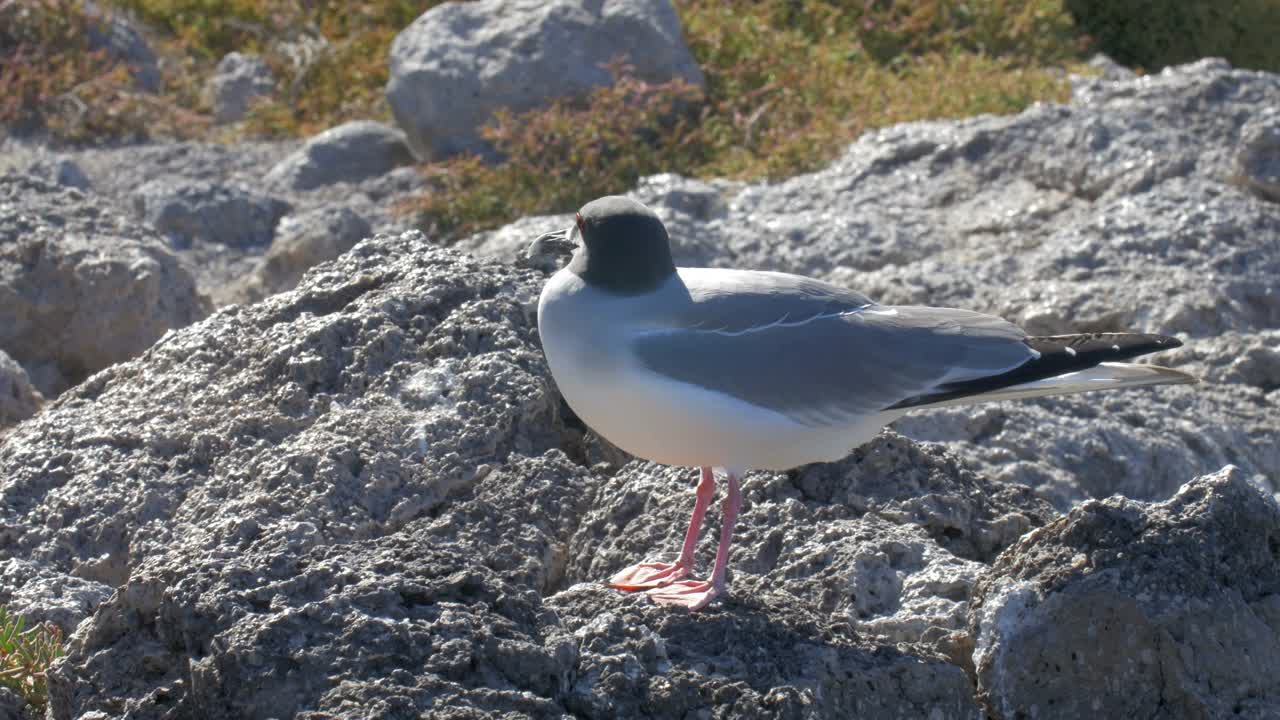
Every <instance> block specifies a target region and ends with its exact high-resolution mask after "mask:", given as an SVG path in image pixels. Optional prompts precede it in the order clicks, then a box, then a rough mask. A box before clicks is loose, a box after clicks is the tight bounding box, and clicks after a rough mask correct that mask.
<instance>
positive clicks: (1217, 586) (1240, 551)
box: [973, 466, 1280, 718]
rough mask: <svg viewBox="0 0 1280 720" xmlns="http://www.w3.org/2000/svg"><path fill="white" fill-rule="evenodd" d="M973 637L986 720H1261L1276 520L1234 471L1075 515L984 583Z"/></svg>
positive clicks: (1007, 556) (1272, 625)
mask: <svg viewBox="0 0 1280 720" xmlns="http://www.w3.org/2000/svg"><path fill="white" fill-rule="evenodd" d="M973 631H974V636H975V638H976V643H977V646H976V650H975V652H974V662H975V664H976V667H977V676H978V692H979V695H980V697H982V699H983V701H984V704H985V706H986V710H987V712H988V713H989V714H990V716H991V717H993V718H1022V717H1151V716H1153V712H1154V716H1156V717H1167V718H1194V717H1205V718H1211V717H1247V718H1264V717H1272V716H1273V715H1274V714H1275V709H1276V707H1278V706H1280V688H1278V687H1277V685H1276V683H1275V671H1276V668H1278V667H1280V506H1278V505H1277V504H1276V501H1275V499H1274V498H1273V497H1271V496H1270V493H1263V492H1260V491H1259V489H1258V488H1257V487H1255V486H1253V485H1252V484H1250V483H1249V482H1248V481H1247V480H1246V479H1245V477H1244V476H1243V474H1242V473H1240V472H1239V471H1238V470H1236V469H1235V468H1234V467H1231V466H1228V467H1227V468H1225V469H1223V470H1222V471H1220V472H1218V473H1215V474H1213V475H1208V476H1205V477H1201V478H1197V479H1196V480H1194V481H1192V482H1189V483H1187V484H1186V485H1184V486H1183V487H1182V488H1181V489H1180V490H1179V491H1178V492H1177V494H1175V495H1174V496H1173V497H1172V498H1170V499H1169V500H1168V501H1166V502H1163V503H1154V504H1144V503H1139V502H1133V501H1130V500H1126V499H1124V498H1120V497H1114V498H1109V499H1107V500H1103V501H1096V500H1095V501H1089V502H1086V503H1084V504H1082V505H1080V506H1079V507H1077V508H1075V509H1073V510H1072V511H1071V512H1070V513H1068V514H1067V515H1066V516H1065V517H1063V518H1061V519H1059V520H1057V521H1055V522H1052V523H1050V524H1049V525H1047V526H1045V527H1043V528H1040V529H1039V530H1037V531H1035V532H1033V533H1030V534H1028V535H1027V536H1026V537H1024V538H1023V539H1022V540H1020V541H1019V542H1018V543H1016V544H1015V545H1014V546H1013V547H1012V548H1010V549H1009V550H1007V551H1006V552H1005V553H1004V554H1003V555H1001V556H1000V558H999V559H998V560H997V561H996V562H995V564H994V565H992V567H991V568H990V570H988V571H987V572H986V573H985V574H984V575H983V576H982V578H981V579H980V580H979V581H978V583H977V586H976V588H975V591H974V595H973Z"/></svg>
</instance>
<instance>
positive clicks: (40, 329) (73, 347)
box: [0, 174, 209, 398]
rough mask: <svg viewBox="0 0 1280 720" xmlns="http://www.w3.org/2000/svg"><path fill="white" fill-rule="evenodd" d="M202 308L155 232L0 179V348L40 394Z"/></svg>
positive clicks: (78, 197) (127, 354)
mask: <svg viewBox="0 0 1280 720" xmlns="http://www.w3.org/2000/svg"><path fill="white" fill-rule="evenodd" d="M208 311H209V305H208V301H207V300H206V299H205V298H204V297H203V296H201V295H200V294H199V293H198V292H197V291H196V287H195V283H194V282H193V281H192V279H191V276H190V274H188V272H187V271H186V270H185V269H184V268H183V267H182V266H181V265H180V264H179V263H178V261H177V259H176V258H175V257H174V256H173V255H172V254H170V253H169V252H168V250H166V249H165V247H164V241H163V240H162V239H160V238H159V237H157V236H156V235H155V234H154V233H152V232H149V231H147V230H145V229H142V228H139V227H137V225H136V224H135V223H132V222H131V221H129V220H127V219H126V218H125V217H124V216H122V215H120V214H119V213H117V212H115V211H114V210H113V209H112V208H110V207H109V206H107V205H106V204H104V203H103V202H102V201H101V200H99V199H97V198H94V197H89V196H86V195H84V194H83V193H80V192H79V191H77V190H72V189H67V188H63V187H61V186H58V185H54V184H51V183H49V182H46V181H43V180H40V179H38V178H34V177H31V176H26V175H18V174H4V175H0V349H3V350H4V351H5V352H7V353H8V354H9V355H10V356H11V357H12V358H13V359H14V360H16V361H18V362H19V363H21V364H22V366H23V367H25V368H26V369H27V372H28V373H29V374H30V376H31V380H32V382H33V384H34V385H35V386H36V387H37V388H38V389H39V390H40V392H41V393H42V394H43V395H44V396H45V397H47V398H52V397H54V396H56V395H58V394H59V393H60V392H62V390H63V389H65V388H66V387H67V386H68V385H71V384H75V383H77V382H80V381H81V380H83V379H84V378H86V377H88V376H89V375H90V374H92V373H95V372H97V371H99V370H101V369H102V368H105V367H107V366H108V365H111V364H113V363H117V362H120V361H122V360H127V359H128V358H131V357H133V356H135V355H137V354H138V353H140V352H142V351H143V350H145V349H146V348H147V347H149V346H150V345H151V344H152V343H153V342H155V341H156V340H157V339H159V338H160V336H162V335H163V334H164V333H165V332H166V331H168V330H170V329H173V328H179V327H183V326H185V325H189V324H190V323H192V322H194V321H196V320H198V319H200V318H201V317H203V316H204V315H205V314H206V313H208Z"/></svg>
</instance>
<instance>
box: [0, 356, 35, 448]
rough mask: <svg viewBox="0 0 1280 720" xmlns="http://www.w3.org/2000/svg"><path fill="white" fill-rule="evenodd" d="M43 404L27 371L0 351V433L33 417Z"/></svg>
mask: <svg viewBox="0 0 1280 720" xmlns="http://www.w3.org/2000/svg"><path fill="white" fill-rule="evenodd" d="M43 404H44V396H42V395H41V394H40V391H39V390H36V389H35V386H33V385H32V384H31V378H30V377H28V376H27V371H26V370H24V369H23V368H22V366H21V365H19V364H18V363H17V361H15V360H14V359H13V358H11V357H9V355H8V353H6V352H5V351H4V350H0V432H4V429H5V428H7V427H9V426H10V425H14V424H17V423H19V422H21V421H23V420H26V419H27V418H29V417H31V416H32V415H35V414H36V412H37V411H38V410H39V409H40V406H41V405H43Z"/></svg>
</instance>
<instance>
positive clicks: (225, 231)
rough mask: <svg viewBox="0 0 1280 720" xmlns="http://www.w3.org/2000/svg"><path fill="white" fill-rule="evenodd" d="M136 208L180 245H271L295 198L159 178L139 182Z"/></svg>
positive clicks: (134, 201) (171, 241) (176, 244)
mask: <svg viewBox="0 0 1280 720" xmlns="http://www.w3.org/2000/svg"><path fill="white" fill-rule="evenodd" d="M133 206H134V210H135V211H136V212H137V214H138V216H139V217H141V218H143V219H145V220H146V221H147V222H148V223H150V225H151V226H152V227H154V228H155V229H156V230H158V231H159V232H160V233H161V234H163V235H164V236H165V237H166V238H168V239H169V242H170V243H172V244H173V245H174V246H175V247H181V248H188V247H190V246H191V245H192V243H195V242H197V241H203V242H205V243H212V244H216V245H231V246H235V247H253V246H260V245H268V244H270V243H271V238H272V236H273V235H274V234H275V228H276V223H277V222H278V221H279V220H280V218H281V217H283V216H284V215H285V213H287V212H289V204H288V203H286V202H284V201H283V200H280V199H278V198H275V197H272V196H270V195H266V194H263V193H260V192H256V191H254V190H251V189H249V188H247V187H240V186H236V185H221V184H217V183H211V182H207V181H204V180H194V181H189V180H182V179H179V178H157V179H155V180H152V181H150V182H148V183H147V184H145V185H143V186H142V187H140V188H138V190H137V192H135V193H134V196H133Z"/></svg>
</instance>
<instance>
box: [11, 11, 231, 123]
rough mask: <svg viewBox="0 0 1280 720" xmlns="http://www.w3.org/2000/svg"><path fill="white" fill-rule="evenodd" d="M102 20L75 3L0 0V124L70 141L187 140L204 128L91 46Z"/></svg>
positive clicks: (103, 51)
mask: <svg viewBox="0 0 1280 720" xmlns="http://www.w3.org/2000/svg"><path fill="white" fill-rule="evenodd" d="M103 23H104V21H103V20H102V19H101V18H100V17H97V16H94V15H91V14H89V13H87V12H86V11H85V8H84V5H83V3H82V2H80V1H79V0H3V1H0V125H4V126H8V127H10V128H12V129H14V130H17V131H18V132H24V131H37V130H44V131H47V132H48V133H49V134H50V136H51V137H53V138H54V139H56V140H62V141H66V142H72V143H93V142H103V141H120V140H125V141H128V140H139V139H142V138H145V137H148V136H150V135H152V134H169V135H177V136H190V135H192V134H195V133H198V132H199V131H200V130H202V129H203V128H204V127H205V126H206V125H207V123H204V122H203V121H202V119H201V118H200V117H199V116H198V115H195V114H193V113H190V112H187V111H185V110H183V109H182V108H181V107H179V105H178V104H176V103H175V102H174V101H173V99H172V98H170V97H167V96H159V95H152V94H149V93H145V92H142V91H140V90H138V89H137V88H136V87H135V83H134V80H133V78H132V77H131V76H130V74H129V70H128V68H127V67H126V66H125V65H124V64H123V63H119V62H116V61H114V60H113V59H112V57H111V55H110V53H109V52H108V51H107V50H106V49H103V48H95V47H94V43H93V41H92V37H93V36H94V34H97V35H98V36H99V37H103V36H105V35H107V34H108V33H109V29H108V28H106V27H105V26H104V25H103Z"/></svg>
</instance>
